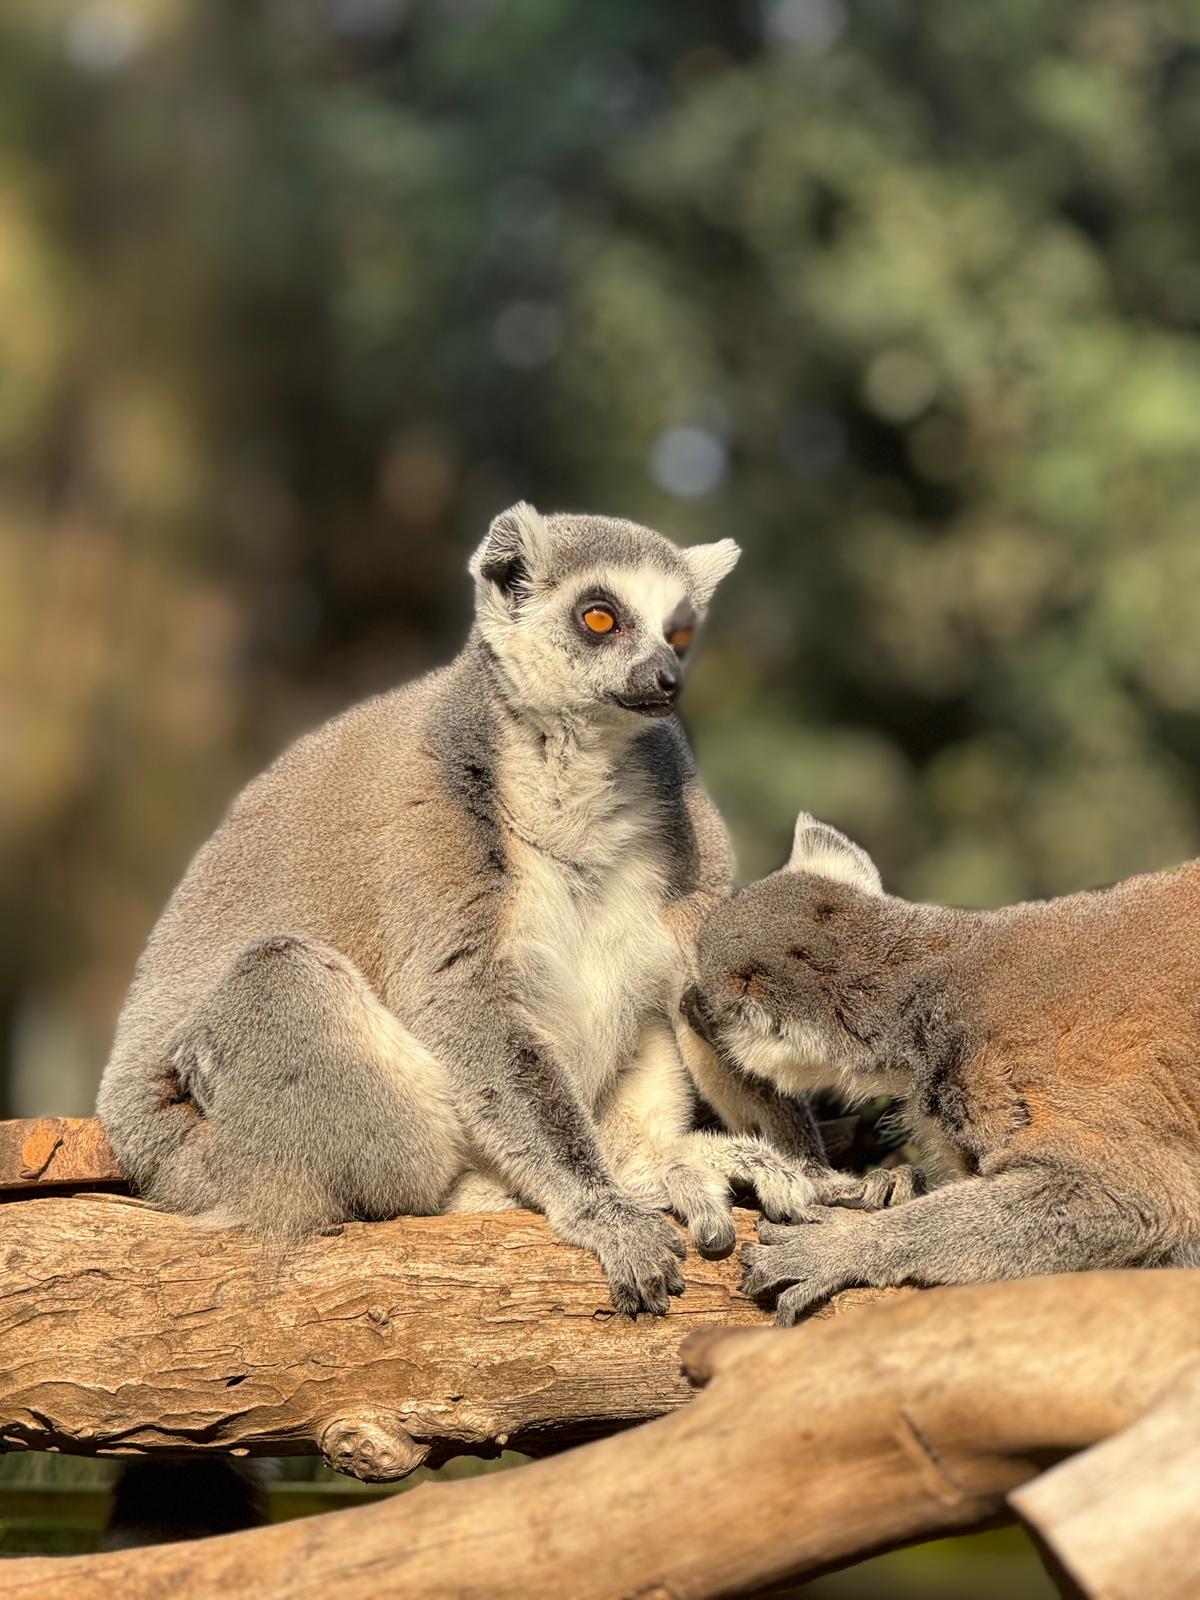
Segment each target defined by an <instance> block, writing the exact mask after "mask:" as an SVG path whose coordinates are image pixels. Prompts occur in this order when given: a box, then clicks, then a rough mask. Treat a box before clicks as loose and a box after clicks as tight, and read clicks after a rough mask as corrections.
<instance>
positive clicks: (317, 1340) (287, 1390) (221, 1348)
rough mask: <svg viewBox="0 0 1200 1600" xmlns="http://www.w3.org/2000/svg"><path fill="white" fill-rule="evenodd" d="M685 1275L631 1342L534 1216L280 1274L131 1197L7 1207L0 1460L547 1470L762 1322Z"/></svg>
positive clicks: (474, 1224)
mask: <svg viewBox="0 0 1200 1600" xmlns="http://www.w3.org/2000/svg"><path fill="white" fill-rule="evenodd" d="M739 1216H740V1218H741V1230H742V1235H743V1237H747V1236H748V1235H749V1232H750V1228H751V1226H752V1223H753V1216H752V1214H751V1213H749V1212H741V1213H739ZM685 1276H686V1280H687V1292H686V1294H685V1296H684V1297H683V1299H682V1300H679V1301H674V1302H672V1310H671V1314H670V1315H669V1316H668V1317H666V1318H664V1319H657V1318H653V1317H648V1316H646V1317H642V1318H640V1319H639V1321H638V1322H637V1323H636V1324H634V1323H632V1322H630V1321H629V1320H628V1319H627V1318H624V1317H620V1316H617V1315H616V1314H615V1313H614V1312H613V1311H612V1309H611V1302H610V1300H609V1294H608V1289H607V1286H606V1284H605V1281H604V1278H603V1275H602V1274H601V1271H600V1268H599V1266H598V1264H597V1263H596V1261H595V1260H594V1259H593V1258H592V1257H591V1256H590V1255H588V1254H586V1253H585V1252H583V1251H580V1250H575V1249H572V1248H570V1247H568V1246H567V1245H564V1244H561V1243H560V1242H559V1241H558V1240H556V1239H555V1238H554V1236H553V1235H552V1234H551V1232H550V1230H549V1228H548V1227H547V1225H546V1223H545V1221H544V1220H543V1219H542V1218H541V1217H539V1216H535V1215H533V1214H532V1213H529V1212H517V1211H510V1212H498V1213H492V1214H490V1215H482V1216H467V1215H456V1216H448V1217H406V1218H401V1219H399V1220H397V1221H394V1222H380V1223H369V1224H368V1223H352V1224H348V1225H347V1226H346V1227H345V1229H344V1230H343V1231H342V1232H341V1234H340V1235H338V1236H336V1237H331V1238H321V1239H316V1240H313V1241H312V1242H311V1243H310V1244H308V1245H306V1246H305V1247H303V1248H301V1249H300V1250H298V1251H296V1253H295V1254H294V1255H293V1256H292V1257H290V1258H289V1259H288V1260H287V1262H286V1263H285V1264H284V1265H282V1266H273V1265H272V1264H270V1263H269V1262H267V1261H264V1259H263V1257H262V1256H261V1254H260V1253H259V1251H258V1250H257V1248H256V1247H255V1246H254V1245H253V1243H252V1242H251V1241H249V1240H248V1239H247V1238H245V1236H243V1235H240V1234H238V1233H235V1232H232V1231H228V1232H226V1231H218V1230H215V1229H210V1228H203V1227H200V1226H199V1225H197V1224H196V1223H195V1222H192V1221H189V1220H188V1219H186V1218H182V1217H177V1216H169V1215H166V1214H164V1213H162V1212H158V1211H154V1210H152V1209H151V1208H150V1207H148V1206H145V1205H143V1204H142V1203H140V1202H139V1201H136V1200H130V1199H126V1198H122V1197H117V1196H99V1195H92V1196H75V1197H68V1198H52V1199H36V1198H35V1199H30V1200H26V1201H23V1202H22V1203H21V1204H20V1205H9V1206H5V1207H2V1208H0V1278H2V1281H3V1284H4V1292H3V1296H2V1297H0V1442H2V1443H3V1444H6V1445H8V1446H10V1447H14V1446H15V1447H21V1446H24V1447H26V1448H30V1449H57V1450H64V1451H69V1452H74V1453H83V1454H97V1455H120V1454H131V1453H148V1452H149V1453H153V1452H162V1453H171V1452H178V1451H180V1450H183V1449H191V1448H204V1449H210V1450H216V1451H231V1450H232V1451H239V1452H249V1453H259V1452H264V1453H276V1454H287V1453H300V1452H312V1451H314V1450H320V1451H323V1452H324V1453H325V1455H326V1456H327V1458H328V1459H329V1460H330V1461H331V1462H332V1463H333V1464H334V1465H335V1466H337V1467H339V1468H341V1469H342V1470H345V1471H351V1472H355V1473H357V1474H358V1475H359V1476H361V1477H365V1478H395V1477H402V1476H403V1475H404V1474H405V1473H406V1472H408V1471H411V1470H412V1468H413V1467H415V1466H419V1465H420V1464H421V1462H422V1461H424V1460H425V1459H426V1458H427V1457H428V1458H429V1459H430V1460H432V1461H435V1462H436V1461H440V1460H443V1459H445V1458H446V1457H448V1456H451V1455H455V1454H478V1455H489V1454H494V1453H495V1452H496V1451H497V1450H499V1449H502V1448H503V1447H505V1446H506V1445H509V1446H511V1447H512V1448H514V1449H520V1450H526V1451H529V1452H531V1453H534V1454H537V1453H542V1452H545V1451H547V1450H551V1449H556V1448H559V1447H561V1446H562V1445H563V1444H565V1443H569V1442H573V1441H577V1440H579V1439H581V1438H591V1437H594V1436H596V1435H597V1434H600V1433H605V1432H611V1431H613V1430H614V1429H616V1428H621V1427H625V1426H627V1425H629V1424H630V1423H635V1422H642V1421H645V1420H646V1418H648V1417H655V1416H659V1415H661V1414H662V1413H663V1412H665V1411H669V1410H671V1409H673V1408H674V1407H677V1406H679V1405H681V1404H683V1402H684V1401H685V1400H686V1399H687V1398H688V1388H687V1384H686V1383H685V1381H684V1379H683V1378H682V1376H681V1375H680V1372H679V1361H678V1348H679V1341H680V1338H681V1337H682V1335H683V1334H684V1333H686V1332H687V1331H688V1330H689V1329H690V1328H693V1327H696V1326H699V1325H700V1324H703V1323H713V1322H716V1323H722V1324H726V1325H732V1326H753V1325H755V1324H758V1325H763V1324H764V1323H766V1322H767V1320H768V1317H767V1313H765V1312H764V1311H762V1310H761V1309H759V1308H758V1307H757V1306H755V1305H754V1304H753V1303H752V1302H750V1301H748V1300H746V1299H745V1298H743V1297H742V1296H741V1295H740V1294H739V1293H738V1291H737V1282H738V1278H739V1269H738V1264H737V1261H736V1258H731V1259H728V1260H725V1261H716V1262H713V1261H705V1260H704V1259H703V1258H702V1257H700V1256H698V1255H697V1254H696V1253H695V1252H694V1251H693V1252H692V1253H691V1254H690V1255H689V1257H688V1260H687V1262H686V1264H685ZM864 1297H866V1298H870V1291H859V1292H858V1294H857V1295H850V1296H848V1297H846V1296H844V1297H842V1301H841V1303H842V1305H843V1306H844V1305H846V1304H853V1303H855V1301H856V1300H862V1299H863V1298H864Z"/></svg>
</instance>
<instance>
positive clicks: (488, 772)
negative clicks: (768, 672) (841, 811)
mask: <svg viewBox="0 0 1200 1600" xmlns="http://www.w3.org/2000/svg"><path fill="white" fill-rule="evenodd" d="M736 558H737V548H736V546H735V545H733V544H732V542H731V541H728V540H723V541H721V542H720V543H718V544H715V545H707V546H702V547H699V548H695V549H691V550H683V549H679V548H677V547H676V546H675V545H673V544H671V543H670V542H669V541H668V540H666V539H664V538H663V537H662V536H661V535H659V534H657V533H654V532H653V531H651V530H649V529H646V528H639V527H637V526H636V525H635V524H632V523H628V522H621V521H617V520H614V519H608V518H596V517H583V516H549V517H545V516H542V515H541V514H540V513H538V512H537V511H535V510H534V509H533V508H532V507H531V506H528V505H525V504H521V505H518V506H514V507H513V508H512V509H511V510H510V511H508V512H505V513H503V514H502V515H501V516H499V517H497V518H496V520H495V522H494V523H493V524H492V526H491V528H490V529H489V530H488V533H487V536H486V537H485V538H484V540H483V542H482V543H481V545H480V547H479V549H478V550H477V551H476V553H475V555H474V557H473V559H472V561H471V572H472V575H473V577H474V579H475V587H476V625H475V628H474V629H473V631H472V633H471V636H470V638H469V639H468V641H467V644H466V646H465V648H464V650H463V651H462V653H461V654H460V655H459V656H458V658H457V659H456V660H455V661H454V662H453V663H451V664H450V665H449V666H448V667H446V668H443V669H442V670H440V671H438V672H435V673H432V674H430V675H429V676H428V677H426V678H423V679H421V680H419V681H418V682H416V683H413V684H410V685H407V686H405V687H403V688H401V689H398V690H396V691H394V692H393V693H391V694H388V695H383V696H380V697H379V698H377V699H375V700H371V701H367V702H366V703H365V704H363V705H361V706H358V707H355V708H354V709H353V710H351V711H349V712H347V713H346V714H345V715H344V716H342V717H339V718H337V719H335V720H334V721H333V722H331V723H328V724H326V726H325V727H323V728H321V729H318V730H317V731H316V732H315V733H314V734H311V735H309V736H308V737H307V738H305V739H302V740H300V741H299V742H298V743H297V744H296V745H295V746H293V748H292V749H291V750H289V751H288V752H286V753H285V755H284V756H282V757H281V758H280V760H279V761H278V762H277V763H276V764H275V766H274V767H272V768H271V769H270V770H269V771H268V772H267V773H265V774H263V776H262V777H260V778H259V779H257V780H256V781H255V782H254V783H253V784H251V785H250V786H249V788H248V789H247V790H246V791H245V793H244V794H243V795H242V796H241V797H240V798H239V799H238V800H237V801H236V802H235V803H234V806H233V807H232V808H231V810H230V813H229V816H228V817H227V818H226V820H225V822H224V823H223V824H222V826H221V828H220V829H218V831H217V833H216V834H215V835H214V836H213V838H212V839H211V840H210V841H209V843H208V844H207V845H206V846H205V847H204V849H203V850H202V851H201V852H200V853H199V855H198V856H197V857H196V860H195V861H194V862H193V863H192V865H191V867H190V868H189V870H188V872H187V875H186V876H185V878H184V880H183V883H182V884H181V885H180V887H179V889H178V890H177V891H176V893H175V895H174V896H173V897H172V900H171V902H170V904H169V905H168V907H167V909H166V911H165V912H164V914H163V916H162V918H161V919H160V922H159V924H158V927H157V928H156V929H155V931H154V933H153V935H152V937H151V940H150V943H149V945H148V947H147V950H146V953H145V955H144V956H143V959H142V962H141V964H140V966H139V970H138V974H137V977H136V979H135V982H134V985H133V988H132V990H131V992H130V995H129V999H128V1001H127V1003H126V1006H125V1009H124V1012H123V1013H122V1017H121V1021H120V1024H119V1027H118V1033H117V1039H116V1042H115V1044H114V1048H113V1052H112V1056H111V1058H110V1060H109V1063H108V1066H107V1068H106V1070H105V1074H104V1081H103V1083H102V1085H101V1091H100V1099H99V1109H100V1114H101V1117H102V1119H103V1121H104V1124H105V1127H106V1128H107V1130H108V1132H109V1136H110V1138H111V1139H112V1142H113V1145H114V1148H115V1149H116V1151H117V1154H118V1156H119V1158H120V1160H121V1162H122V1164H123V1166H124V1167H125V1170H126V1171H127V1172H128V1173H129V1175H130V1177H131V1178H132V1179H133V1180H134V1181H135V1182H136V1183H137V1184H138V1186H139V1187H140V1189H141V1190H142V1192H143V1193H144V1194H146V1195H147V1196H148V1197H149V1198H151V1199H152V1200H154V1201H156V1202H157V1203H159V1204H162V1205H165V1206H169V1207H171V1208H174V1209H177V1210H182V1211H188V1212H192V1213H198V1214H207V1215H208V1216H209V1217H215V1216H219V1217H221V1218H223V1219H227V1220H234V1221H240V1222H243V1223H245V1224H246V1225H248V1226H250V1227H252V1228H254V1229H255V1230H256V1231H258V1232H259V1233H262V1234H264V1235H267V1236H269V1237H273V1238H274V1239H276V1240H277V1241H279V1242H282V1243H284V1244H286V1243H288V1242H290V1241H291V1240H294V1239H296V1238H298V1237H301V1236H303V1235H304V1234H305V1233H307V1232H310V1231H312V1230H313V1229H315V1228H319V1227H321V1226H324V1225H327V1224H329V1223H331V1222H336V1221H338V1220H342V1219H345V1218H347V1217H374V1216H387V1215H394V1214H396V1213H399V1212H404V1211H408V1210H437V1209H444V1208H446V1207H454V1208H456V1209H460V1208H462V1207H464V1206H470V1205H480V1206H487V1207H489V1208H492V1207H496V1206H503V1205H505V1204H508V1203H511V1201H512V1200H514V1199H515V1200H519V1201H521V1202H522V1203H523V1204H530V1205H534V1206H537V1207H539V1208H540V1209H542V1210H543V1211H544V1212H545V1213H546V1215H547V1217H548V1219H549V1220H550V1222H551V1224H552V1226H553V1227H554V1228H555V1229H556V1230H557V1231H558V1233H559V1234H560V1235H561V1237H563V1238H564V1239H566V1240H569V1241H570V1242H572V1243H575V1244H579V1245H583V1246H586V1247H587V1248H589V1249H592V1250H594V1251H595V1253H596V1254H597V1255H598V1256H599V1258H600V1261H601V1263H602V1265H603V1266H604V1269H605V1271H606V1273H607V1275H608V1278H609V1281H610V1283H611V1285H612V1288H613V1294H614V1299H615V1302H616V1304H617V1305H618V1306H619V1307H620V1308H621V1309H623V1310H627V1311H636V1310H638V1309H649V1310H653V1311H663V1310H665V1309H666V1305H667V1297H668V1295H669V1294H671V1293H677V1292H679V1291H680V1290H681V1288H682V1277H681V1276H680V1272H679V1266H678V1259H677V1258H678V1256H679V1254H680V1253H681V1252H682V1250H683V1244H682V1240H681V1237H680V1235H679V1234H678V1231H677V1230H675V1229H673V1228H672V1227H671V1226H670V1225H669V1224H668V1223H667V1222H666V1221H665V1219H664V1218H663V1217H662V1216H661V1214H660V1213H659V1211H658V1210H657V1209H656V1208H658V1207H664V1206H671V1207H672V1208H674V1209H675V1210H676V1211H678V1212H679V1213H680V1215H682V1216H683V1217H684V1218H685V1220H686V1221H687V1222H688V1223H689V1226H690V1228H691V1230H692V1234H693V1237H694V1238H696V1239H698V1240H699V1241H700V1242H701V1243H702V1244H705V1245H712V1244H714V1243H722V1244H727V1243H729V1242H730V1241H731V1238H732V1234H731V1230H730V1225H729V1219H728V1207H729V1184H730V1182H732V1181H736V1182H739V1183H740V1182H748V1183H750V1184H751V1185H753V1186H756V1187H757V1188H758V1190H759V1193H760V1196H761V1197H762V1198H763V1202H764V1205H767V1206H768V1207H769V1209H770V1210H771V1213H772V1214H773V1215H787V1214H790V1213H794V1212H795V1210H797V1209H798V1208H799V1207H800V1206H801V1205H802V1204H804V1203H806V1202H807V1200H808V1199H809V1198H811V1197H812V1195H813V1193H814V1192H815V1189H816V1187H819V1186H818V1185H814V1184H811V1183H809V1182H808V1181H807V1179H805V1177H804V1175H803V1171H802V1167H803V1163H798V1162H796V1161H789V1160H787V1159H785V1158H784V1157H783V1156H782V1155H780V1154H779V1153H778V1152H776V1151H773V1150H772V1149H771V1148H770V1146H769V1145H767V1144H765V1143H764V1142H763V1141H762V1140H761V1139H758V1138H756V1137H755V1136H754V1134H753V1131H751V1132H746V1131H745V1130H743V1129H740V1128H739V1131H738V1136H737V1137H734V1136H733V1135H731V1136H730V1137H728V1138H726V1139H724V1140H723V1139H722V1138H721V1137H719V1136H718V1137H706V1138H704V1139H698V1138H696V1137H693V1135H692V1134H691V1131H690V1125H691V1117H692V1110H693V1096H692V1092H691V1086H690V1083H689V1080H688V1076H687V1071H686V1068H685V1065H684V1063H683V1061H682V1059H681V1056H680V1052H679V1049H678V1047H677V1045H676V1040H675V1031H674V1025H673V1018H674V1017H675V1015H676V1013H677V1009H678V1002H679V997H680V993H681V990H682V988H683V986H684V983H685V980H686V978H687V976H688V973H689V971H690V961H691V957H692V948H693V939H694V933H695V929H696V927H697V925H698V923H699V921H700V920H701V918H702V916H703V914H704V912H705V910H706V909H707V908H708V907H709V906H710V905H711V904H712V903H713V902H714V901H715V900H716V899H717V898H718V897H720V896H721V895H723V894H724V893H726V892H727V889H728V882H729V873H730V858H729V849H728V843H727V840H726V837H725V831H724V828H723V826H722V825H721V822H720V819H719V817H718V816H717V815H716V812H715V811H714V810H713V808H712V806H711V804H710V802H709V801H708V799H707V796H706V795H705V794H704V791H703V789H702V788H701V787H700V785H699V783H698V781H697V779H696V776H695V771H694V767H693V763H692V759H691V753H690V751H689V750H688V747H687V742H686V739H685V737H684V734H683V731H682V729H681V727H680V725H679V723H678V721H677V720H676V719H675V717H674V716H673V715H672V714H671V712H672V709H673V704H674V696H675V693H676V691H677V689H678V687H679V683H680V681H681V680H682V677H683V672H684V668H685V665H686V662H684V661H681V660H679V658H678V657H677V655H676V653H675V652H674V650H673V649H672V648H671V647H670V645H669V644H668V642H667V633H668V632H670V631H673V629H674V628H675V627H677V626H678V625H679V622H680V618H681V617H686V620H687V623H688V625H689V626H691V625H693V624H695V625H699V623H700V622H701V621H702V619H703V616H704V612H705V609H706V607H707V604H708V602H709V600H710V598H711V596H712V592H713V589H714V588H715V585H716V583H717V582H718V581H719V579H720V577H721V576H722V575H723V574H724V573H725V572H727V571H728V570H729V568H730V567H731V566H732V565H733V562H734V561H735V560H736ZM594 590H600V591H602V592H603V595H604V596H605V597H606V599H607V603H609V604H611V605H612V606H613V607H614V608H615V609H616V610H617V611H619V613H620V626H619V628H617V629H615V630H614V631H613V633H612V635H611V636H605V637H604V638H602V639H596V638H589V637H585V636H584V631H583V630H581V628H580V627H579V625H578V622H577V620H576V614H577V611H578V608H579V606H580V605H581V603H584V602H587V601H588V600H590V599H592V598H593V597H594V596H593V591H594ZM622 702H623V703H622ZM735 1126H736V1124H735Z"/></svg>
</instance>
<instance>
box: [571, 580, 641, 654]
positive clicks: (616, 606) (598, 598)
mask: <svg viewBox="0 0 1200 1600" xmlns="http://www.w3.org/2000/svg"><path fill="white" fill-rule="evenodd" d="M597 610H599V611H606V612H609V613H610V614H611V616H612V619H613V625H612V627H611V628H607V629H604V630H603V631H598V630H597V629H595V628H591V627H589V626H588V624H587V623H586V622H585V621H584V618H585V617H586V616H587V614H588V612H589V611H597ZM571 617H572V620H573V621H574V623H575V631H576V633H577V634H578V635H579V637H580V638H581V639H582V640H583V641H584V642H585V643H586V644H590V645H603V644H605V643H606V642H607V641H609V640H611V639H615V638H616V637H617V636H618V635H620V634H628V633H631V632H632V631H633V622H632V619H631V618H630V616H629V613H628V611H626V609H625V607H624V606H623V605H622V604H621V602H620V601H619V600H618V599H617V597H616V595H614V594H612V593H610V592H609V590H607V589H604V588H600V587H596V588H592V589H585V590H584V591H583V593H582V594H580V595H579V596H578V597H577V598H576V601H575V604H574V605H573V606H572V607H571Z"/></svg>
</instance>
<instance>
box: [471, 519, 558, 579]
mask: <svg viewBox="0 0 1200 1600" xmlns="http://www.w3.org/2000/svg"><path fill="white" fill-rule="evenodd" d="M548 540H549V529H548V528H547V527H546V523H545V519H544V518H543V517H542V515H541V513H540V512H539V511H538V510H537V509H536V508H535V507H534V506H531V505H530V504H529V502H528V501H527V500H518V501H517V503H516V505H515V506H510V507H509V508H508V510H507V511H502V512H501V513H500V515H499V516H498V517H497V518H496V519H495V521H494V522H493V523H492V525H491V527H490V528H489V529H488V531H487V536H486V538H485V539H484V541H483V543H482V544H481V545H480V546H479V548H478V550H476V552H475V554H474V555H473V556H472V557H471V561H470V566H469V568H468V571H469V572H470V574H471V576H472V577H473V578H474V579H475V581H476V583H477V584H479V585H481V586H485V585H488V584H493V585H494V586H495V587H496V588H497V589H499V591H500V593H501V594H502V595H504V597H505V598H506V599H511V600H519V599H521V598H522V596H523V595H524V594H526V593H527V592H528V590H529V587H530V580H531V578H532V577H533V575H534V574H535V573H536V572H537V570H538V567H539V565H540V563H541V559H542V556H543V554H544V552H545V549H546V545H547V542H548Z"/></svg>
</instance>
